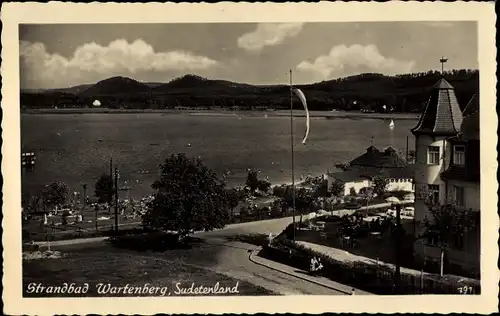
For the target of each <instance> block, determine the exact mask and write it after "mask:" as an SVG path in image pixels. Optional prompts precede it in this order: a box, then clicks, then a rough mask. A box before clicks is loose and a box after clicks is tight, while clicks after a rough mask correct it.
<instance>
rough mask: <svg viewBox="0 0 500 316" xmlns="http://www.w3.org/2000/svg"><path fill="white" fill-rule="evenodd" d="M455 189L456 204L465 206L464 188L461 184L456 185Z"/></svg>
mask: <svg viewBox="0 0 500 316" xmlns="http://www.w3.org/2000/svg"><path fill="white" fill-rule="evenodd" d="M453 191H454V194H453V195H454V196H453V199H454V202H455V205H456V206H464V188H462V187H459V186H454V187H453Z"/></svg>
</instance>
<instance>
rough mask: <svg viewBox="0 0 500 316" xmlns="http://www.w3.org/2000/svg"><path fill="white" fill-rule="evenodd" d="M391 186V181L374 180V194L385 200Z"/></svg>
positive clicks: (385, 179)
mask: <svg viewBox="0 0 500 316" xmlns="http://www.w3.org/2000/svg"><path fill="white" fill-rule="evenodd" d="M388 184H389V179H387V178H382V177H376V178H374V179H373V192H374V193H375V194H377V196H378V197H380V198H383V197H384V194H385V192H386V190H387V185H388Z"/></svg>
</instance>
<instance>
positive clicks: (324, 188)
mask: <svg viewBox="0 0 500 316" xmlns="http://www.w3.org/2000/svg"><path fill="white" fill-rule="evenodd" d="M331 195H332V192H331V191H330V190H328V181H327V180H322V181H321V182H320V183H319V184H316V185H315V186H314V196H315V197H325V198H327V197H330V196H331Z"/></svg>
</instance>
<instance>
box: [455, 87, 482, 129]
mask: <svg viewBox="0 0 500 316" xmlns="http://www.w3.org/2000/svg"><path fill="white" fill-rule="evenodd" d="M479 125H480V118H479V95H478V94H475V95H474V96H473V97H472V98H471V100H470V101H469V103H468V104H467V106H466V107H465V109H464V119H463V121H462V125H461V126H460V133H461V134H462V135H463V138H465V139H479Z"/></svg>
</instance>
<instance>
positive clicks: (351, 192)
mask: <svg viewBox="0 0 500 316" xmlns="http://www.w3.org/2000/svg"><path fill="white" fill-rule="evenodd" d="M349 195H350V196H356V195H357V194H356V189H355V188H354V187H351V188H350V189H349Z"/></svg>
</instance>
